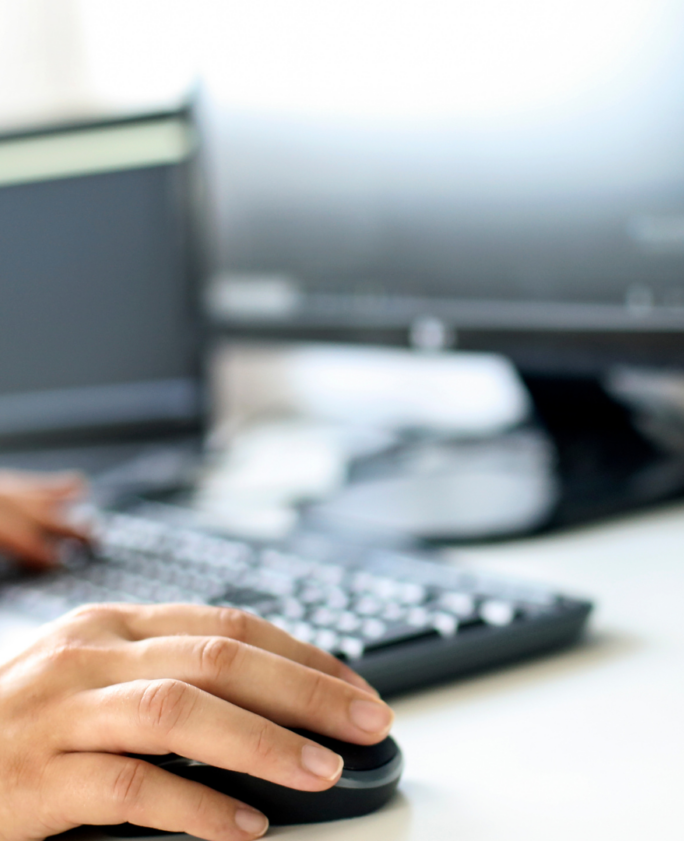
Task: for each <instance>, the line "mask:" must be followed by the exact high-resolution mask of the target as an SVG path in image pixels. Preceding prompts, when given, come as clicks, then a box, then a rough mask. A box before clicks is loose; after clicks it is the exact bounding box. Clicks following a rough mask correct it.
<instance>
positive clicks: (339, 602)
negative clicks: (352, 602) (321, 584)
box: [325, 587, 349, 610]
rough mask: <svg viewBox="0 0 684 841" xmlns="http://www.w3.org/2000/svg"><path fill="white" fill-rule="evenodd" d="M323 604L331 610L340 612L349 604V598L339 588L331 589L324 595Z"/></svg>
mask: <svg viewBox="0 0 684 841" xmlns="http://www.w3.org/2000/svg"><path fill="white" fill-rule="evenodd" d="M325 603H326V605H327V606H328V607H330V608H332V609H333V610H342V609H344V608H345V607H346V606H347V605H348V604H349V596H348V595H347V594H346V593H345V592H344V590H341V589H340V588H339V587H332V588H331V589H330V590H328V591H327V592H326V594H325Z"/></svg>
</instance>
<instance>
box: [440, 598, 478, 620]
mask: <svg viewBox="0 0 684 841" xmlns="http://www.w3.org/2000/svg"><path fill="white" fill-rule="evenodd" d="M440 602H441V603H442V604H443V605H444V607H445V608H446V609H447V610H450V611H451V612H452V613H455V614H456V616H470V614H471V613H472V612H473V610H474V609H475V603H474V601H473V597H472V596H471V595H469V594H468V593H444V594H443V595H442V597H441V598H440Z"/></svg>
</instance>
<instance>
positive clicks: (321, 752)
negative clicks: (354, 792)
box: [302, 745, 344, 780]
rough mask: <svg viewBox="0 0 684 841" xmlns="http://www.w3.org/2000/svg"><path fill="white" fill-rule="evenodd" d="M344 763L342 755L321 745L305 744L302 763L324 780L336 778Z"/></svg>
mask: <svg viewBox="0 0 684 841" xmlns="http://www.w3.org/2000/svg"><path fill="white" fill-rule="evenodd" d="M343 764H344V762H343V760H342V757H341V756H339V755H338V754H336V753H333V752H332V751H331V750H328V749H327V748H322V747H320V745H304V747H303V748H302V765H303V766H304V767H305V768H306V770H307V771H309V772H310V773H311V774H315V775H316V776H317V777H322V778H323V779H324V780H334V779H335V777H337V776H339V773H340V771H341V770H342V766H343Z"/></svg>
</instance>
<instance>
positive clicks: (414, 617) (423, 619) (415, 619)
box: [406, 607, 430, 628]
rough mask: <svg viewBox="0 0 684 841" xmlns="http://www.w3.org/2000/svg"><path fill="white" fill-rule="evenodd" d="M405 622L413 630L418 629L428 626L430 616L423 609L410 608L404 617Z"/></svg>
mask: <svg viewBox="0 0 684 841" xmlns="http://www.w3.org/2000/svg"><path fill="white" fill-rule="evenodd" d="M406 621H407V622H408V623H409V625H413V626H414V627H415V628H420V627H421V625H428V624H429V622H430V614H429V613H428V612H427V610H425V608H424V607H412V608H411V610H409V612H408V614H407V615H406Z"/></svg>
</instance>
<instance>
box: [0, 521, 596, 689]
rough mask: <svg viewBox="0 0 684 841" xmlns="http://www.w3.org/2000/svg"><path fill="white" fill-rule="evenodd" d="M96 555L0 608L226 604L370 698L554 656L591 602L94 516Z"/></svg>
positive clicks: (404, 555) (452, 570)
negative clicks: (306, 648)
mask: <svg viewBox="0 0 684 841" xmlns="http://www.w3.org/2000/svg"><path fill="white" fill-rule="evenodd" d="M95 546H96V547H97V548H96V549H94V550H92V551H90V550H88V551H86V550H83V549H79V550H75V551H74V552H73V554H72V555H71V556H70V557H69V559H68V560H67V562H66V566H65V568H64V569H63V570H60V571H58V572H54V573H47V574H45V573H44V574H40V575H33V576H26V575H22V576H19V577H15V578H13V579H12V578H11V579H9V580H6V581H5V583H4V584H3V586H2V587H0V608H2V607H11V609H12V610H13V611H17V610H19V611H21V612H22V613H26V614H30V615H31V616H33V617H36V618H40V619H44V620H50V619H53V618H56V617H57V616H59V615H61V614H63V613H64V612H66V611H68V610H70V609H71V608H73V607H75V606H78V605H81V604H86V603H89V602H112V601H114V602H136V603H161V602H190V603H195V604H209V605H219V606H230V607H238V608H241V609H243V610H246V611H250V612H251V613H254V614H257V615H258V616H262V617H263V618H265V619H267V620H268V621H269V622H272V623H273V624H274V625H277V626H278V627H279V628H282V629H283V630H285V631H287V632H288V633H290V634H292V635H293V636H295V637H297V638H298V639H300V640H303V641H305V642H309V643H313V644H314V645H317V646H319V647H320V648H322V649H325V650H326V651H329V652H331V653H332V654H334V655H336V656H337V657H340V658H341V659H343V660H345V661H347V662H348V663H349V664H350V666H352V667H353V668H354V669H355V670H356V671H358V672H359V673H360V674H361V675H363V677H365V678H366V679H367V680H368V681H370V683H371V684H373V685H374V686H375V687H376V688H377V689H378V691H379V692H380V693H381V694H383V695H393V694H397V693H401V692H406V691H409V690H412V689H415V688H418V687H420V686H424V685H427V684H431V683H434V682H437V681H443V680H447V679H450V678H453V677H455V676H457V675H460V674H464V673H467V672H472V671H475V670H479V669H483V668H488V667H491V666H494V665H498V664H502V663H506V662H509V661H513V660H516V659H518V658H521V657H524V656H528V655H531V654H535V653H541V652H543V651H545V650H550V649H552V648H555V647H558V646H562V645H567V644H569V643H571V642H573V641H574V640H575V639H577V637H578V636H579V635H580V633H581V632H582V630H583V628H584V626H585V624H586V621H587V617H588V615H589V613H590V611H591V607H592V605H591V603H590V602H588V601H585V600H582V599H575V598H570V597H567V596H564V595H562V594H560V593H557V592H555V591H553V590H552V589H550V588H548V587H544V586H540V585H536V584H530V583H528V582H524V581H518V580H514V579H507V578H501V577H499V576H492V575H488V574H486V575H485V574H480V573H479V572H473V571H472V570H468V569H462V568H459V567H458V566H449V565H446V564H444V563H440V562H437V561H435V560H431V559H430V557H429V556H425V557H424V556H422V555H420V554H419V553H413V552H408V551H402V550H393V549H383V548H378V547H374V546H368V545H364V544H355V543H353V542H346V541H344V540H339V539H334V538H332V537H331V536H326V535H319V534H302V535H299V536H297V537H295V538H293V539H292V540H291V541H289V542H288V543H287V544H282V545H278V546H272V545H265V544H259V543H252V542H245V541H242V540H234V539H228V538H225V537H222V536H219V535H217V534H212V533H209V532H205V531H202V530H200V529H196V528H188V527H185V526H176V525H173V524H169V523H168V522H161V521H158V520H154V519H149V518H145V517H140V516H132V515H130V514H121V513H108V514H101V515H100V516H99V519H98V521H97V524H96V541H95Z"/></svg>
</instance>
